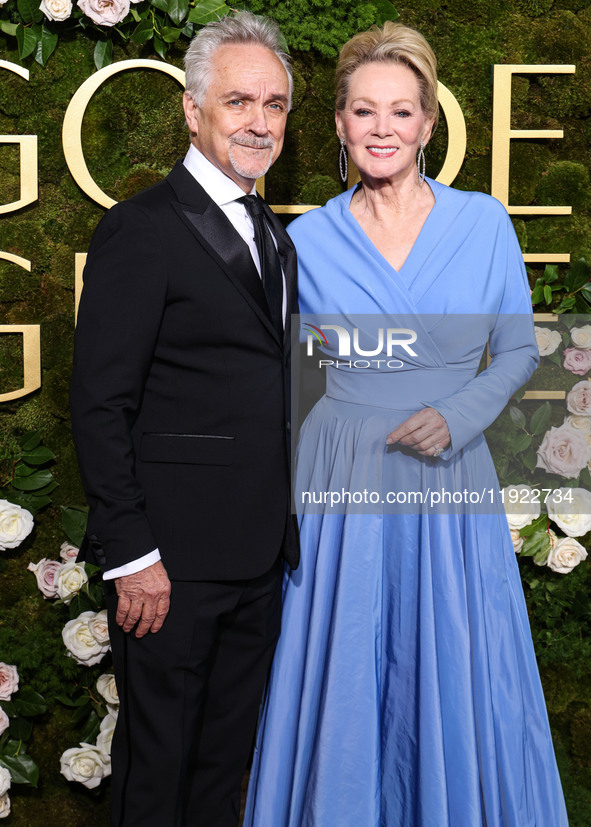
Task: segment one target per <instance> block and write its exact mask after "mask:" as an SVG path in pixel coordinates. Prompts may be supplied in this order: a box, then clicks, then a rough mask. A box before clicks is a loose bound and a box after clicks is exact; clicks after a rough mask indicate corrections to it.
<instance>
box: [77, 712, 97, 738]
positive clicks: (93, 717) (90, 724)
mask: <svg viewBox="0 0 591 827" xmlns="http://www.w3.org/2000/svg"><path fill="white" fill-rule="evenodd" d="M100 728H101V719H100V718H99V716H98V715H97V714H96V712H95V711H94V710H93V711H92V712H91V714H90V715H89V716H88V721H87V722H86V724H85V726H84V729H83V730H82V732H81V733H80V740H81V741H84V743H85V744H92V743H93V742H94V741H96V738H97V735H98V734H99V731H100Z"/></svg>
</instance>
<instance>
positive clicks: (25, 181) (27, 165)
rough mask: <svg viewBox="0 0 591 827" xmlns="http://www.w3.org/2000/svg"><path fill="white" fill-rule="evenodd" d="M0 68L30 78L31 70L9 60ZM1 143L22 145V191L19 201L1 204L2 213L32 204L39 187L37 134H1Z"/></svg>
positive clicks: (3, 61) (0, 211) (2, 62)
mask: <svg viewBox="0 0 591 827" xmlns="http://www.w3.org/2000/svg"><path fill="white" fill-rule="evenodd" d="M0 69H8V71H9V72H14V73H15V75H20V76H21V77H22V78H24V79H25V80H28V79H29V70H28V69H25V68H24V67H23V66H18V65H17V64H16V63H10V62H9V61H8V60H0ZM0 144H19V145H20V177H21V191H20V198H19V199H18V201H12V202H11V203H10V204H1V205H0V213H9V212H15V211H16V210H20V209H21V207H26V206H27V204H32V203H33V201H36V200H37V198H38V188H37V136H36V135H0Z"/></svg>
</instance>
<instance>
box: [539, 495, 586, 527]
mask: <svg viewBox="0 0 591 827" xmlns="http://www.w3.org/2000/svg"><path fill="white" fill-rule="evenodd" d="M546 507H547V509H548V516H549V517H550V519H551V520H553V521H554V522H555V523H556V525H557V526H558V528H560V529H561V530H562V531H564V533H565V534H568V536H569V537H581V536H582V535H583V534H586V533H587V532H588V531H591V493H590V492H589V491H587V490H586V489H585V488H557V489H556V490H555V491H553V492H552V495H551V496H550V497H548V501H547V503H546Z"/></svg>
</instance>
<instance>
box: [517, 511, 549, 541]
mask: <svg viewBox="0 0 591 827" xmlns="http://www.w3.org/2000/svg"><path fill="white" fill-rule="evenodd" d="M547 527H548V515H547V514H540V516H539V517H538V518H537V519H535V520H534V521H533V522H531V523H530V524H529V525H526V526H525V528H522V529H521V530H520V534H521V536H522V537H531V535H532V534H536V532H539V531H543V532H544V533H545V532H546V528H547Z"/></svg>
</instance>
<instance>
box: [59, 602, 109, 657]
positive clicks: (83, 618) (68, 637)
mask: <svg viewBox="0 0 591 827" xmlns="http://www.w3.org/2000/svg"><path fill="white" fill-rule="evenodd" d="M94 617H96V613H95V612H82V614H81V615H79V616H78V617H77V618H76V619H75V620H69V621H68V622H67V623H66V625H65V626H64V628H63V629H62V639H63V641H64V645H65V647H66V649H67V650H68V653H69V655H70V657H72V658H74V660H76V661H77V662H78V663H80V664H81V665H82V666H94V665H95V663H99V661H101V660H102V659H103V657H104V655H105V653H106V652H108V651H109V646H108V645H102V644H100V643H99V642H98V641H97V639H96V638H95V636H94V635H93V634H92V632H91V631H90V628H89V626H88V623H89V621H90V620H91V619H92V618H94Z"/></svg>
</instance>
